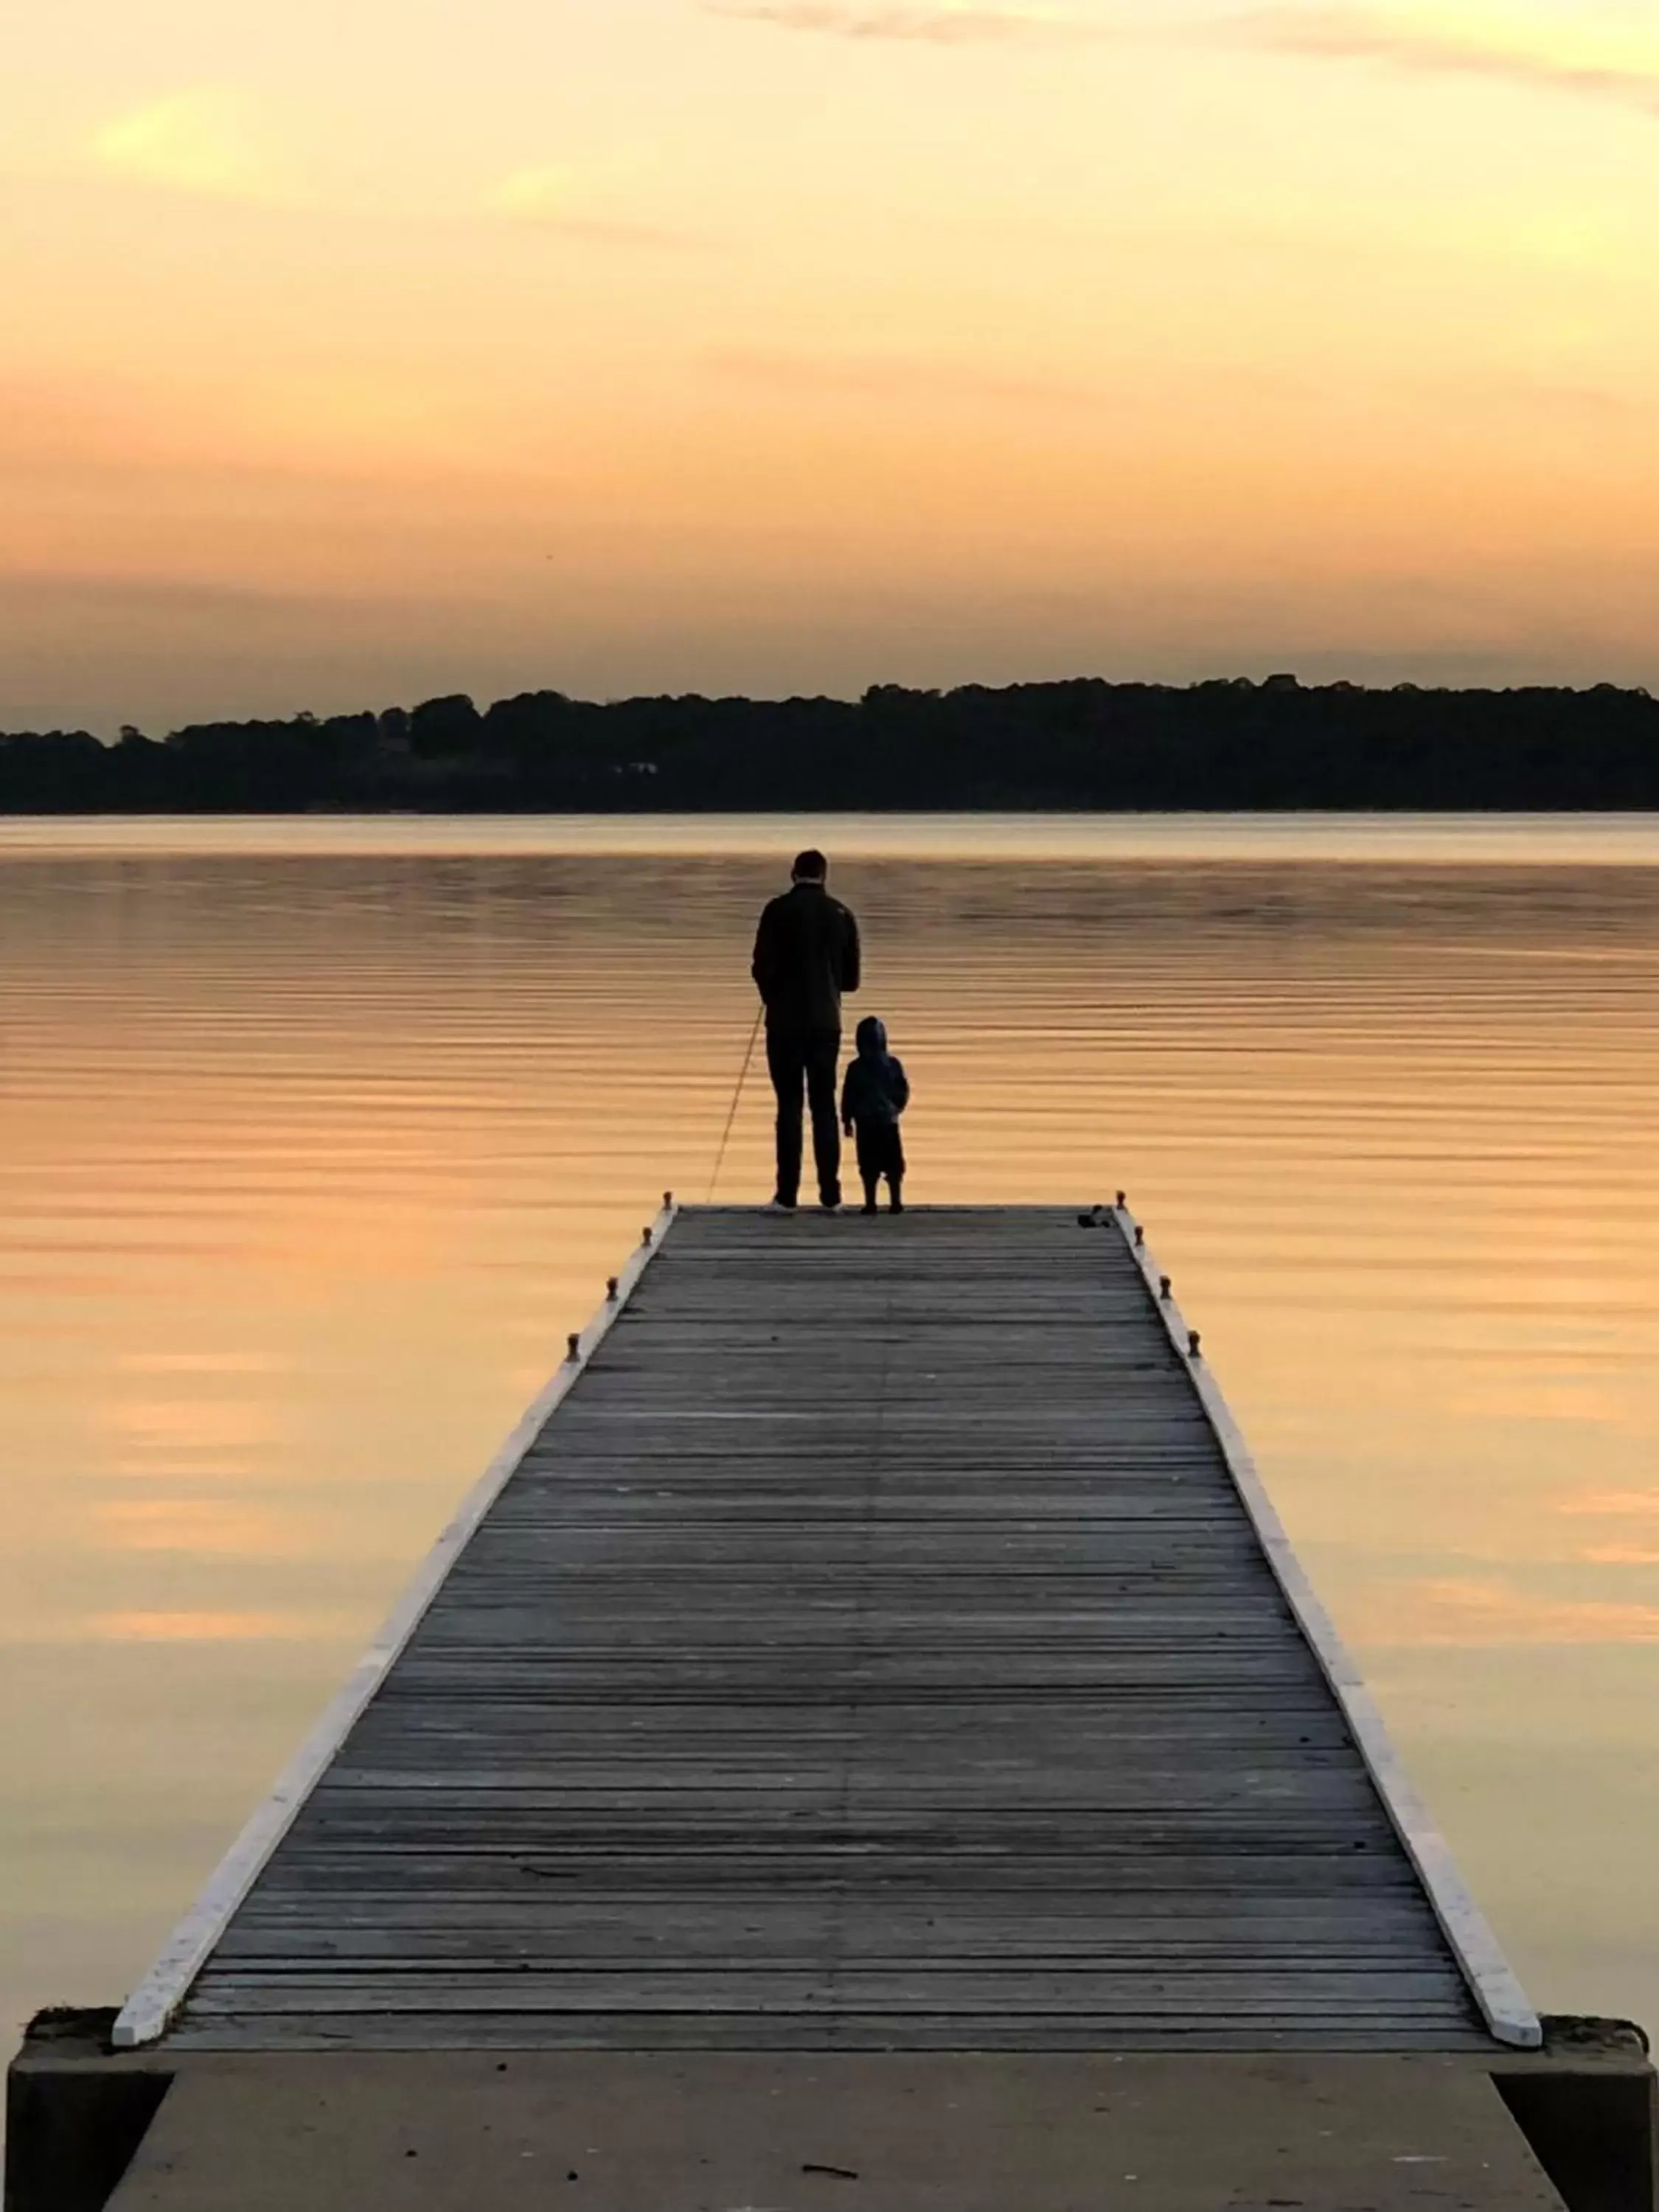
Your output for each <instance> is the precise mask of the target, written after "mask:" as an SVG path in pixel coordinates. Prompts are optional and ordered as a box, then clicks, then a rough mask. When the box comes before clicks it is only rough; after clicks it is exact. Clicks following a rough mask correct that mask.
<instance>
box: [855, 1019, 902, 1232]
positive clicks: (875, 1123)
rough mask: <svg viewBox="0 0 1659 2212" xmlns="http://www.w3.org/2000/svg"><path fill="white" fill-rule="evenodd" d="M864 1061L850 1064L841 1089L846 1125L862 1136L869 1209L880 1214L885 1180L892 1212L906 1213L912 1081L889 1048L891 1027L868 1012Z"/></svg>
mask: <svg viewBox="0 0 1659 2212" xmlns="http://www.w3.org/2000/svg"><path fill="white" fill-rule="evenodd" d="M858 1048H859V1049H858V1057H857V1059H856V1060H849V1061H848V1066H847V1079H846V1081H845V1082H844V1083H843V1084H842V1087H841V1121H842V1128H843V1129H845V1130H846V1132H847V1133H848V1136H849V1137H850V1136H852V1135H853V1134H854V1133H856V1134H857V1137H858V1148H859V1175H860V1179H861V1181H862V1182H863V1184H864V1210H865V1212H866V1213H873V1212H875V1210H876V1186H877V1184H878V1182H880V1181H881V1179H882V1177H883V1176H886V1178H887V1188H888V1190H889V1192H890V1194H891V1200H892V1210H893V1212H895V1213H902V1212H903V1211H904V1200H903V1197H902V1194H901V1186H902V1183H903V1182H904V1146H903V1144H902V1141H901V1140H900V1137H899V1115H901V1114H902V1113H903V1111H904V1109H905V1108H906V1106H908V1103H910V1081H909V1078H908V1076H907V1075H906V1074H905V1073H904V1068H903V1066H902V1063H901V1062H900V1061H899V1060H896V1059H895V1058H894V1056H893V1054H891V1053H890V1052H889V1051H888V1049H887V1025H886V1024H885V1023H884V1022H879V1021H878V1020H877V1019H876V1017H875V1016H874V1015H873V1014H866V1016H865V1018H864V1019H863V1020H862V1021H861V1022H860V1024H859V1027H858Z"/></svg>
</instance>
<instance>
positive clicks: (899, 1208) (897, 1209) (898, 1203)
mask: <svg viewBox="0 0 1659 2212" xmlns="http://www.w3.org/2000/svg"><path fill="white" fill-rule="evenodd" d="M870 1211H871V1212H872V1213H873V1212H875V1208H874V1206H872V1207H871V1209H870ZM887 1211H888V1212H890V1213H902V1212H903V1211H904V1200H902V1198H896V1199H895V1200H893V1202H892V1204H891V1205H890V1206H889V1207H888V1209H887Z"/></svg>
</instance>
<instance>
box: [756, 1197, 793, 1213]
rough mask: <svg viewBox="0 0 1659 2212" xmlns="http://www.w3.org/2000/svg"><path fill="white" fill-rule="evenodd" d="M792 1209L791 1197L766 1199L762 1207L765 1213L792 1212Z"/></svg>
mask: <svg viewBox="0 0 1659 2212" xmlns="http://www.w3.org/2000/svg"><path fill="white" fill-rule="evenodd" d="M794 1210H795V1201H794V1200H793V1198H771V1199H768V1200H767V1202H766V1204H765V1206H763V1209H762V1211H763V1212H766V1213H793V1212H794Z"/></svg>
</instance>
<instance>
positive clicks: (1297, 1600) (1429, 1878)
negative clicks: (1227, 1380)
mask: <svg viewBox="0 0 1659 2212" xmlns="http://www.w3.org/2000/svg"><path fill="white" fill-rule="evenodd" d="M1101 1212H1102V1213H1103V1214H1109V1215H1110V1217H1111V1218H1112V1219H1113V1220H1114V1221H1115V1223H1116V1225H1117V1227H1118V1229H1119V1231H1120V1232H1121V1235H1122V1237H1123V1240H1124V1242H1125V1243H1126V1244H1127V1246H1128V1247H1129V1250H1130V1253H1131V1255H1133V1259H1134V1261H1135V1263H1136V1265H1137V1266H1138V1267H1139V1270H1140V1273H1141V1274H1142V1276H1143V1277H1144V1278H1145V1280H1146V1287H1147V1290H1148V1291H1150V1292H1151V1294H1152V1304H1154V1305H1155V1306H1156V1307H1157V1309H1158V1312H1159V1313H1160V1314H1161V1315H1162V1316H1163V1319H1164V1328H1166V1329H1167V1330H1168V1332H1169V1335H1170V1342H1171V1343H1172V1344H1173V1345H1174V1346H1175V1348H1176V1352H1177V1353H1178V1354H1179V1356H1180V1358H1181V1359H1182V1364H1184V1365H1185V1367H1186V1369H1187V1371H1188V1375H1189V1376H1191V1378H1192V1383H1193V1388H1194V1389H1195V1390H1196V1391H1197V1393H1198V1397H1199V1402H1200V1405H1201V1406H1202V1407H1203V1408H1204V1413H1205V1417H1206V1419H1207V1420H1208V1422H1209V1424H1210V1426H1211V1428H1212V1430H1213V1431H1214V1432H1215V1437H1216V1441H1217V1443H1218V1444H1219V1445H1220V1447H1221V1451H1222V1455H1223V1457H1224V1458H1225V1461H1226V1462H1227V1468H1228V1472H1229V1473H1230V1474H1231V1476H1232V1479H1233V1481H1234V1482H1235V1484H1236V1485H1237V1489H1238V1493H1239V1496H1240V1497H1241V1498H1242V1499H1243V1503H1244V1510H1245V1511H1246V1512H1247V1513H1248V1514H1249V1516H1250V1520H1251V1522H1252V1524H1253V1525H1254V1527H1255V1533H1256V1536H1257V1539H1258V1541H1260V1543H1261V1548H1262V1550H1263V1551H1264V1552H1265V1553H1266V1554H1267V1564H1268V1565H1269V1566H1270V1567H1271V1568H1272V1570H1273V1576H1274V1578H1275V1579H1276V1580H1277V1582H1278V1583H1279V1588H1280V1589H1281V1590H1282V1591H1283V1592H1284V1594H1285V1602H1286V1603H1287V1604H1288V1605H1289V1607H1290V1608H1291V1612H1292V1613H1294V1614H1295V1616H1296V1619H1297V1622H1298V1624H1299V1625H1300V1626H1301V1629H1302V1632H1303V1634H1304V1636H1305V1637H1306V1638H1307V1639H1308V1642H1309V1643H1310V1644H1311V1646H1312V1647H1313V1652H1314V1656H1315V1658H1316V1660H1317V1661H1318V1662H1319V1665H1320V1668H1321V1671H1322V1673H1323V1674H1324V1676H1325V1679H1326V1680H1327V1681H1328V1683H1329V1684H1330V1686H1331V1690H1332V1693H1333V1694H1334V1697H1335V1699H1336V1700H1337V1703H1338V1704H1339V1705H1340V1706H1341V1708H1342V1711H1343V1713H1344V1714H1345V1716H1346V1719H1347V1723H1348V1726H1349V1728H1350V1729H1352V1733H1353V1738H1354V1741H1355V1743H1356V1744H1357V1745H1358V1748H1359V1755H1360V1757H1361V1758H1362V1759H1364V1763H1365V1766H1366V1769H1367V1771H1369V1773H1370V1778H1371V1780H1372V1781H1373V1782H1374V1783H1375V1784H1376V1790H1377V1794H1378V1796H1380V1797H1381V1798H1382V1800H1383V1807H1384V1808H1385V1809H1386V1811H1387V1813H1388V1815H1389V1820H1390V1821H1391V1822H1392V1823H1393V1825H1394V1829H1395V1833H1396V1834H1397V1835H1398V1837H1399V1838H1400V1840H1401V1844H1403V1845H1404V1847H1405V1850H1406V1852H1407V1857H1409V1858H1410V1860H1411V1863H1412V1864H1413V1866H1414V1867H1415V1868H1416V1869H1417V1873H1418V1877H1419V1880H1420V1881H1421V1882H1422V1884H1423V1887H1424V1888H1425V1891H1426V1892H1427V1893H1428V1899H1429V1903H1430V1905H1431V1906H1432V1908H1433V1910H1434V1915H1435V1917H1436V1919H1437V1920H1438V1922H1439V1923H1440V1926H1441V1929H1442V1931H1443V1934H1444V1936H1445V1938H1446V1941H1447V1942H1448V1943H1449V1944H1450V1946H1451V1948H1452V1953H1453V1955H1454V1956H1455V1959H1456V1960H1457V1963H1458V1966H1460V1968H1461V1969H1462V1974H1463V1978H1464V1979H1465V1980H1466V1981H1467V1982H1468V1985H1469V1988H1470V1990H1471V1991H1472V1992H1473V1994H1474V2001H1475V2002H1476V2004H1477V2005H1479V2007H1480V2012H1481V2015H1482V2017H1483V2018H1484V2019H1485V2021H1486V2025H1487V2027H1489V2028H1490V2029H1491V2031H1492V2034H1493V2036H1494V2037H1496V2039H1497V2040H1498V2042H1499V2043H1504V2044H1509V2045H1513V2046H1514V2047H1515V2048H1516V2049H1517V2050H1522V2051H1536V2050H1538V2049H1539V2048H1541V2045H1542V2043H1543V2040H1544V2033H1543V2027H1542V2025H1541V2022H1540V2021H1539V2018H1538V2015H1537V2014H1536V2013H1535V2012H1534V2010H1533V2008H1532V2007H1531V2006H1530V2005H1529V2004H1528V2002H1527V1999H1526V1996H1525V1995H1524V1993H1523V1992H1522V1988H1521V1984H1520V1983H1519V1981H1518V1980H1517V1979H1516V1975H1515V1972H1514V1969H1513V1968H1512V1967H1511V1966H1510V1963H1509V1960H1507V1959H1506V1958H1505V1957H1504V1953H1503V1950H1502V1948H1501V1947H1500V1945H1499V1943H1498V1938H1497V1936H1495V1935H1493V1933H1492V1929H1491V1927H1490V1926H1489V1925H1488V1923H1487V1921H1486V1915H1485V1914H1484V1913H1483V1912H1482V1911H1481V1910H1480V1906H1479V1905H1477V1904H1476V1903H1475V1901H1474V1897H1473V1896H1472V1895H1471V1894H1470V1893H1469V1890H1468V1887H1467V1886H1466V1884H1465V1883H1464V1881H1463V1877H1462V1875H1461V1874H1460V1873H1459V1872H1458V1870H1457V1865H1456V1862H1455V1860H1454V1858H1453V1857H1452V1855H1451V1850H1450V1847H1449V1845H1448V1844H1447V1842H1446V1839H1445V1838H1444V1837H1443V1835H1442V1834H1441V1832H1440V1831H1439V1829H1438V1828H1437V1826H1435V1824H1434V1820H1433V1818H1432V1816H1431V1814H1430V1812H1429V1809H1428V1808H1427V1806H1426V1805H1425V1803H1424V1802H1423V1800H1422V1799H1421V1798H1420V1797H1419V1796H1418V1794H1417V1791H1416V1790H1415V1788H1414V1787H1413V1784H1412V1781H1411V1778H1410V1777H1409V1776H1408V1775H1407V1772H1406V1770H1405V1768H1404V1766H1403V1765H1401V1761H1400V1756H1399V1753H1397V1752H1396V1751H1395V1747H1394V1746H1393V1744H1392V1743H1391V1742H1390V1741H1389V1733H1388V1730H1387V1729H1385V1728H1384V1726H1383V1717H1382V1715H1381V1713H1380V1712H1379V1711H1377V1708H1376V1701H1375V1699H1373V1698H1372V1696H1371V1693H1370V1691H1369V1690H1368V1689H1367V1688H1366V1686H1365V1684H1364V1678H1363V1677H1362V1676H1361V1674H1360V1673H1359V1670H1358V1668H1357V1667H1356V1666H1355V1664H1354V1662H1353V1661H1352V1658H1351V1657H1350V1656H1349V1655H1348V1652H1347V1650H1346V1646H1345V1645H1344V1644H1343V1642H1342V1639H1341V1638H1340V1636H1339V1635H1338V1633H1337V1632H1336V1626H1335V1623H1334V1621H1333V1620H1332V1619H1331V1617H1330V1615H1329V1614H1328V1613H1327V1612H1326V1610H1325V1608H1324V1607H1323V1606H1322V1604H1321V1602H1320V1601H1319V1599H1318V1597H1317V1596H1316V1594H1315V1591H1314V1588H1313V1585H1312V1583H1310V1581H1309V1580H1308V1577H1307V1575H1306V1573H1305V1572H1304V1569H1303V1566H1302V1563H1301V1561H1300V1560H1299V1559H1297V1556H1296V1553H1295V1550H1294V1549H1293V1547H1292V1546H1291V1540H1290V1538H1289V1537H1288V1536H1287V1535H1286V1534H1285V1527H1284V1523H1283V1522H1281V1521H1280V1519H1279V1514H1278V1511H1277V1510H1276V1508H1275V1507H1274V1505H1273V1500H1272V1499H1271V1498H1269V1497H1268V1495H1267V1488H1266V1486H1265V1485H1264V1484H1263V1482H1262V1480H1261V1473H1260V1471H1259V1469H1258V1468H1257V1467H1256V1463H1255V1459H1254V1457H1253V1456H1252V1455H1251V1452H1250V1448H1249V1444H1248V1443H1246V1442H1245V1441H1244V1436H1243V1431H1242V1430H1241V1429H1240V1428H1239V1425H1238V1424H1237V1421H1235V1420H1234V1419H1233V1417H1232V1414H1231V1412H1230V1411H1229V1410H1228V1407H1227V1401H1226V1400H1225V1398H1224V1397H1223V1396H1222V1395H1221V1390H1220V1388H1219V1386H1218V1383H1216V1380H1215V1377H1214V1376H1213V1375H1212V1373H1211V1372H1210V1369H1209V1365H1208V1364H1207V1362H1206V1360H1205V1358H1204V1357H1203V1354H1202V1351H1201V1349H1200V1348H1198V1340H1197V1339H1196V1338H1194V1336H1193V1335H1192V1334H1190V1332H1189V1330H1188V1324H1187V1322H1185V1321H1184V1320H1183V1319H1182V1313H1181V1309H1180V1307H1179V1306H1178V1305H1176V1302H1175V1300H1174V1298H1173V1297H1166V1296H1164V1282H1165V1281H1166V1280H1167V1278H1166V1277H1165V1276H1164V1275H1163V1274H1162V1273H1160V1272H1159V1269H1158V1263H1157V1262H1156V1261H1154V1259H1153V1258H1152V1251H1151V1249H1150V1247H1149V1246H1148V1245H1147V1243H1146V1238H1145V1232H1144V1231H1142V1230H1140V1229H1139V1225H1137V1223H1136V1221H1135V1218H1134V1216H1133V1214H1132V1213H1131V1212H1129V1210H1128V1208H1127V1206H1110V1207H1104V1208H1102V1209H1101Z"/></svg>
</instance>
